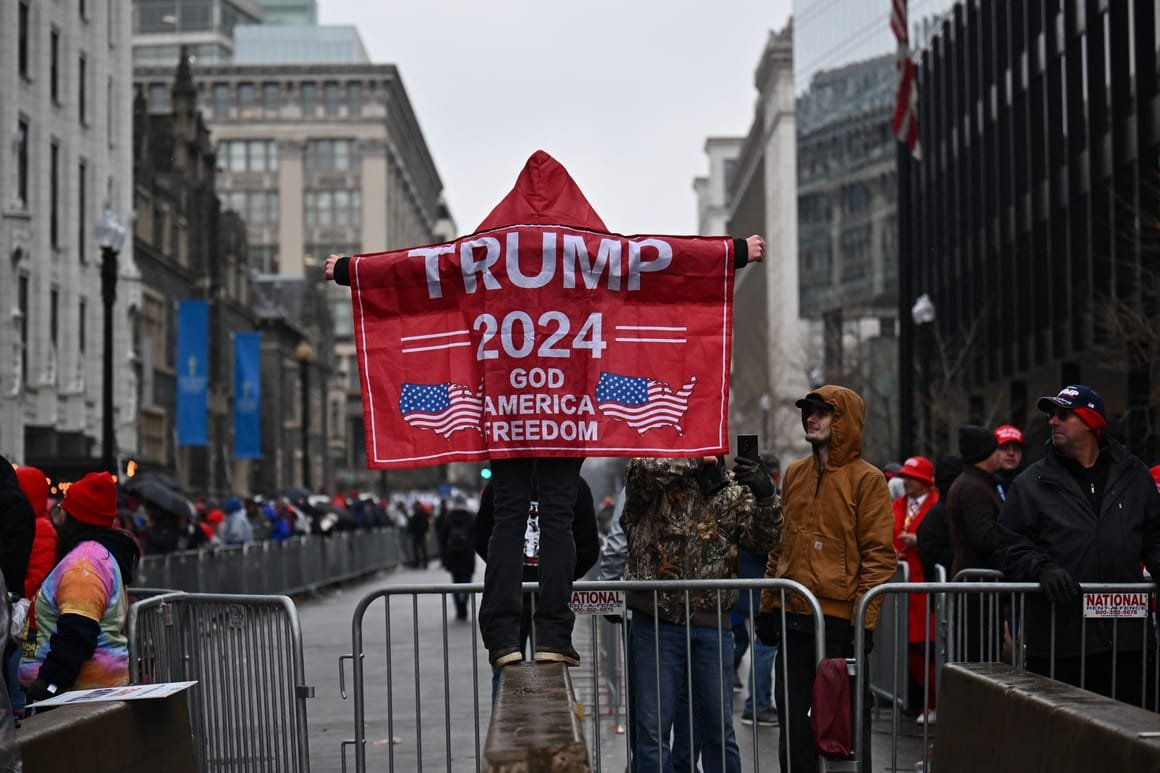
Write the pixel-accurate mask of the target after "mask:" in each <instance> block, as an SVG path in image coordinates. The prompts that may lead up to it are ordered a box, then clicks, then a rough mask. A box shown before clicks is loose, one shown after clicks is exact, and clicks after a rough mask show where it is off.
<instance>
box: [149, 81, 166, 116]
mask: <svg viewBox="0 0 1160 773" xmlns="http://www.w3.org/2000/svg"><path fill="white" fill-rule="evenodd" d="M149 112H150V113H168V112H170V109H169V86H168V85H166V84H164V83H150V84H149Z"/></svg>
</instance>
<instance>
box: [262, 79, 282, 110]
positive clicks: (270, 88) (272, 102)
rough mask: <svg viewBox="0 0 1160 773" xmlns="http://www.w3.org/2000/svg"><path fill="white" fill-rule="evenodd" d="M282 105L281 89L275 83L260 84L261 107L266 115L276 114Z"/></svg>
mask: <svg viewBox="0 0 1160 773" xmlns="http://www.w3.org/2000/svg"><path fill="white" fill-rule="evenodd" d="M280 107H282V89H281V87H280V86H279V85H278V84H277V83H263V84H262V109H263V110H265V111H266V114H267V115H271V114H272V115H277V114H278V108H280Z"/></svg>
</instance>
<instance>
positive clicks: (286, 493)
mask: <svg viewBox="0 0 1160 773" xmlns="http://www.w3.org/2000/svg"><path fill="white" fill-rule="evenodd" d="M313 495H314V492H313V491H311V490H310V489H305V488H302V487H301V486H287V487H286V488H284V489H282V490H281V491H279V492H278V496H280V497H286V498H287V499H289V500H290V501H291V502H294V503H298V502H309V501H310V497H311V496H313Z"/></svg>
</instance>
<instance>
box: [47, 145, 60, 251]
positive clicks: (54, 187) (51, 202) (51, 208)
mask: <svg viewBox="0 0 1160 773" xmlns="http://www.w3.org/2000/svg"><path fill="white" fill-rule="evenodd" d="M59 204H60V143H59V142H57V141H55V140H54V141H53V143H52V145H51V147H50V148H49V154H48V240H49V244H51V245H52V246H53V247H59V246H60V206H59Z"/></svg>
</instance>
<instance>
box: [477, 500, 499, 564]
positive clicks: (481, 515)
mask: <svg viewBox="0 0 1160 773" xmlns="http://www.w3.org/2000/svg"><path fill="white" fill-rule="evenodd" d="M494 525H495V491H493V490H492V487H491V484H490V483H488V484H487V486H486V487H484V489H483V493H482V494H480V496H479V512H478V513H476V514H475V552H476V553H477V554H478V555H479V557H480V558H482V559H483V560H484V561H486V560H487V544H488V543H489V542H491V529H492V527H493V526H494Z"/></svg>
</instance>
